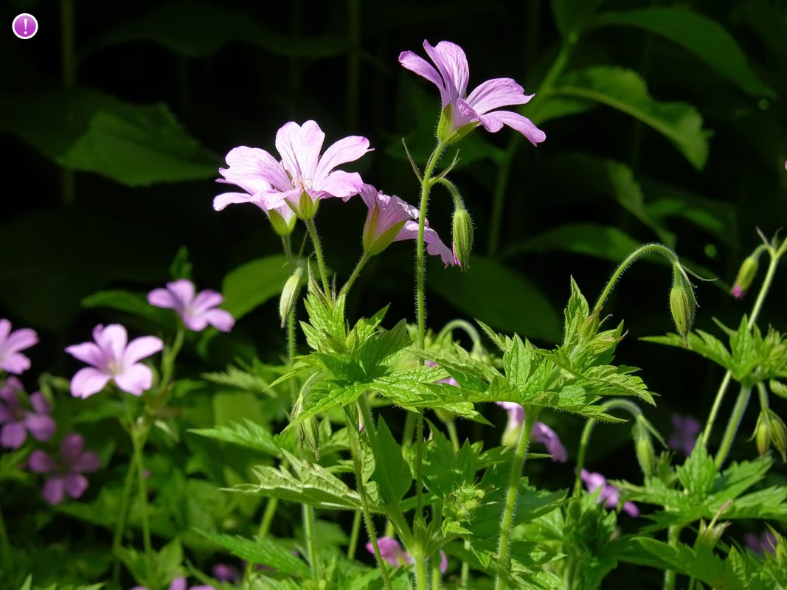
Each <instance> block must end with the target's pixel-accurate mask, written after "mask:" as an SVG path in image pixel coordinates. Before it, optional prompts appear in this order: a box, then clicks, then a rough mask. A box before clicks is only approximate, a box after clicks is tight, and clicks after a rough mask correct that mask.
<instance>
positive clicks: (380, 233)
mask: <svg viewBox="0 0 787 590" xmlns="http://www.w3.org/2000/svg"><path fill="white" fill-rule="evenodd" d="M360 193H361V198H362V199H363V202H364V203H366V206H367V207H368V208H369V213H368V214H367V215H366V223H365V224H364V227H363V247H364V250H366V252H368V253H369V254H371V255H377V254H379V253H380V252H382V251H383V250H385V249H386V248H387V247H388V246H389V245H390V244H391V242H401V241H403V240H416V239H418V215H419V212H418V209H416V208H415V207H413V206H412V205H410V204H408V203H405V202H404V201H403V200H402V199H400V198H399V197H397V196H393V195H392V196H388V195H386V194H384V193H382V192H380V191H378V190H377V189H376V188H374V187H373V186H372V185H371V184H364V185H363V186H361V188H360ZM424 242H425V243H426V251H427V252H428V253H429V254H431V255H433V256H440V258H442V260H443V263H444V264H445V265H446V266H448V265H449V264H455V262H454V257H453V254H452V253H451V250H449V249H448V246H446V245H445V244H444V243H443V242H442V240H441V239H440V236H438V235H437V232H436V231H435V230H433V229H432V228H430V227H429V223H428V222H426V223H425V225H424Z"/></svg>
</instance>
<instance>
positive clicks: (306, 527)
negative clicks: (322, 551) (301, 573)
mask: <svg viewBox="0 0 787 590" xmlns="http://www.w3.org/2000/svg"><path fill="white" fill-rule="evenodd" d="M303 536H304V537H305V539H306V551H307V552H308V554H309V556H308V557H309V565H310V566H311V568H312V577H313V578H314V579H315V580H319V579H320V560H319V558H318V557H317V549H316V547H315V545H314V506H310V505H309V504H304V505H303Z"/></svg>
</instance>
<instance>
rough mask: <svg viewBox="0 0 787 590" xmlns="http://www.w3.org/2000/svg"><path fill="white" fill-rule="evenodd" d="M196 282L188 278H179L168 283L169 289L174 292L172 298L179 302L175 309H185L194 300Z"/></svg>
mask: <svg viewBox="0 0 787 590" xmlns="http://www.w3.org/2000/svg"><path fill="white" fill-rule="evenodd" d="M196 290H197V289H196V287H195V286H194V283H192V282H191V281H189V280H187V279H178V280H177V281H172V282H170V283H167V291H169V292H170V293H171V294H172V298H173V299H174V300H175V301H176V302H177V304H178V306H177V307H176V308H175V309H178V310H183V309H186V307H188V306H189V305H191V304H192V303H193V302H194V293H195V292H196Z"/></svg>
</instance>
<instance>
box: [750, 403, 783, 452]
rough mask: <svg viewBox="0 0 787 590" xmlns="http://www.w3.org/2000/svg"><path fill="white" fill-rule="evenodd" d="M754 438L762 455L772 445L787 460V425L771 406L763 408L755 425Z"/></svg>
mask: <svg viewBox="0 0 787 590" xmlns="http://www.w3.org/2000/svg"><path fill="white" fill-rule="evenodd" d="M754 439H755V441H756V443H757V451H759V453H760V455H764V454H765V453H767V452H768V449H769V448H771V446H772V447H773V448H774V449H776V450H777V451H778V452H779V454H780V455H781V456H782V461H784V462H787V456H786V455H787V427H786V426H785V424H784V421H783V420H782V419H781V418H780V417H779V416H778V414H776V412H774V411H773V410H771V409H770V408H763V409H762V410H761V411H760V416H759V418H757V425H756V426H755V427H754Z"/></svg>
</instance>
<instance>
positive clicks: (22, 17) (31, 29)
mask: <svg viewBox="0 0 787 590" xmlns="http://www.w3.org/2000/svg"><path fill="white" fill-rule="evenodd" d="M11 28H12V29H13V31H14V35H16V37H17V38H18V39H32V38H33V37H35V36H36V33H38V19H36V17H34V16H33V15H32V14H29V13H27V12H23V13H22V14H17V15H16V18H15V19H14V22H13V23H12V24H11Z"/></svg>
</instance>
